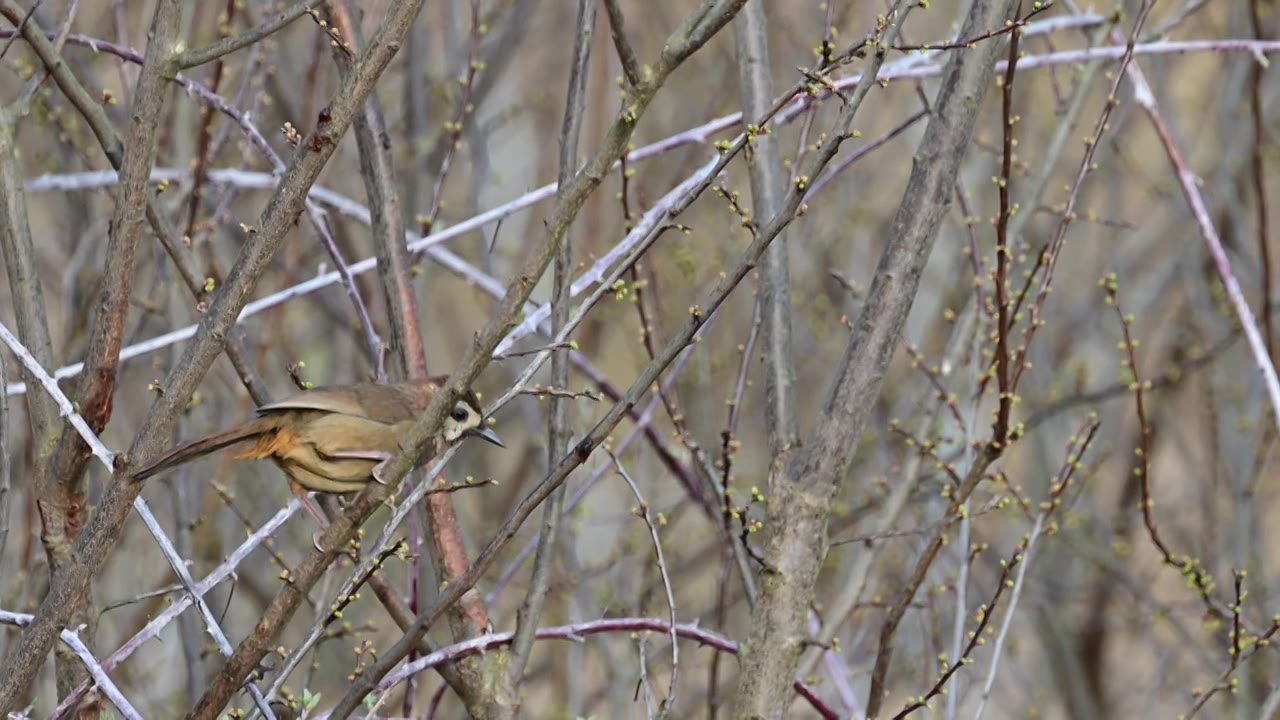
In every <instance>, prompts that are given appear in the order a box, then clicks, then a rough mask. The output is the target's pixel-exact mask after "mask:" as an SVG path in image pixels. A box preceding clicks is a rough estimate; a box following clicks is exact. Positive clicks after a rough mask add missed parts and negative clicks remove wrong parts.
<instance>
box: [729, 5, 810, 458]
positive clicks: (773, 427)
mask: <svg viewBox="0 0 1280 720" xmlns="http://www.w3.org/2000/svg"><path fill="white" fill-rule="evenodd" d="M733 30H734V39H735V40H736V43H737V54H738V94H739V96H741V98H742V108H743V117H746V118H755V117H764V115H765V113H766V112H767V111H768V109H769V106H770V105H771V104H772V101H773V78H772V77H770V75H769V40H768V35H769V27H768V22H767V20H766V19H765V15H764V0H748V2H747V4H746V5H745V6H744V7H743V12H742V14H741V15H740V16H739V17H738V19H737V21H736V22H735V23H734V26H733ZM758 130H759V129H758V128H751V127H749V126H744V127H743V128H742V131H743V132H744V133H746V134H747V136H748V137H749V138H750V143H751V146H752V147H753V148H754V152H751V153H748V154H747V167H748V168H749V170H750V173H751V197H752V199H753V200H754V208H753V209H754V213H753V214H754V215H755V216H756V217H763V218H772V217H773V216H774V215H776V214H777V212H778V210H779V209H780V208H781V199H780V198H781V193H782V191H783V189H784V188H785V187H786V184H787V180H788V178H787V172H786V169H785V168H783V167H782V159H781V157H780V156H779V154H778V142H777V138H775V137H774V136H773V135H772V134H767V133H760V132H759V131H758ZM787 253H788V248H787V244H786V238H785V237H783V238H782V239H781V240H779V241H778V242H775V243H773V244H772V245H770V246H769V251H768V252H766V253H765V254H764V258H763V259H762V260H761V263H760V292H759V296H758V298H757V300H756V302H758V303H759V304H760V317H761V325H760V342H761V343H762V344H763V345H764V374H765V382H764V392H765V427H766V428H767V431H768V434H769V455H770V457H778V456H780V455H781V454H782V453H783V452H784V451H785V450H786V449H787V448H789V447H791V446H792V445H794V444H795V443H796V442H798V441H799V440H800V429H799V425H798V424H797V421H796V406H795V405H796V387H795V383H796V378H795V367H794V365H793V363H792V361H791V269H790V268H791V265H790V263H789V262H788V260H787Z"/></svg>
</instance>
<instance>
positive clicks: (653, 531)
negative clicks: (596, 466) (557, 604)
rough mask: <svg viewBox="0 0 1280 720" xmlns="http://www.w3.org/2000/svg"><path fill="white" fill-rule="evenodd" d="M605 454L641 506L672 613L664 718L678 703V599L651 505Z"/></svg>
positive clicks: (662, 707) (661, 709)
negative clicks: (650, 511) (672, 587)
mask: <svg viewBox="0 0 1280 720" xmlns="http://www.w3.org/2000/svg"><path fill="white" fill-rule="evenodd" d="M605 452H606V453H608V454H609V459H610V460H612V461H613V466H614V467H615V468H617V470H618V475H620V476H622V479H623V480H625V481H626V483H627V487H629V488H631V494H632V495H635V496H636V502H637V503H639V506H637V508H636V514H637V515H639V516H640V518H641V519H642V520H644V524H645V527H647V528H648V529H649V538H650V539H651V540H653V551H654V554H655V555H656V556H657V562H658V574H659V576H660V577H661V578H662V589H663V590H664V591H665V592H666V594H667V609H668V610H669V611H670V613H671V633H670V635H671V679H670V681H668V683H667V696H666V697H665V698H663V699H662V704H661V705H660V706H659V708H658V717H659V718H664V717H666V716H667V714H668V713H670V712H671V707H672V706H673V705H674V704H675V701H676V680H677V678H678V676H679V674H680V647H679V643H677V642H676V626H677V620H676V597H675V593H673V592H672V590H671V577H670V576H669V575H667V561H666V558H664V557H663V555H662V541H661V540H660V539H659V538H658V528H657V526H655V525H654V524H653V517H652V516H651V514H650V513H649V503H647V502H645V501H644V496H643V495H641V494H640V486H639V485H636V481H635V480H632V479H631V474H630V473H628V472H627V469H626V468H625V467H623V466H622V461H621V460H619V459H618V456H617V455H615V454H614V453H613V451H612V450H609V449H608V448H606V449H605Z"/></svg>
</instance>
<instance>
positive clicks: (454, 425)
mask: <svg viewBox="0 0 1280 720" xmlns="http://www.w3.org/2000/svg"><path fill="white" fill-rule="evenodd" d="M448 379H449V378H448V376H447V375H437V376H434V377H428V378H424V379H419V380H411V381H409V382H404V383H377V382H361V383H353V384H347V385H327V386H322V387H315V388H311V389H308V390H303V391H302V392H299V393H297V394H295V395H292V396H290V397H287V398H285V399H283V400H280V401H278V402H273V403H269V404H267V405H263V406H261V407H259V408H258V410H257V415H258V416H257V417H256V418H255V419H252V420H247V421H245V422H242V423H240V424H238V425H235V426H233V427H231V428H228V429H226V430H223V431H222V432H217V433H214V434H212V435H209V436H207V437H203V438H200V439H198V440H191V441H189V442H185V443H181V444H179V445H177V446H175V447H173V448H171V449H169V450H167V451H166V452H164V453H163V454H161V455H160V456H159V457H157V458H155V459H154V460H152V461H150V462H148V463H146V464H144V465H143V466H142V467H140V468H138V469H136V470H134V471H133V473H132V477H133V478H134V479H135V480H145V479H147V478H149V477H151V476H153V475H156V474H158V473H160V472H163V471H165V470H169V469H171V468H174V467H176V466H178V465H182V464H184V463H187V462H190V461H192V460H195V459H197V458H200V457H203V456H205V455H208V454H209V453H211V452H216V451H218V450H221V449H223V448H226V447H229V446H232V445H237V444H241V443H248V442H250V441H252V443H253V444H252V445H251V446H249V447H248V449H246V450H244V451H243V452H241V453H240V454H239V455H237V456H236V457H237V458H245V459H254V460H257V459H263V458H270V459H271V460H272V461H273V462H274V463H275V464H276V465H277V466H279V467H280V469H281V470H283V471H284V474H285V475H286V476H287V477H288V480H289V486H290V489H291V490H292V491H293V493H294V495H296V496H297V497H298V498H299V499H300V500H302V503H303V507H305V508H306V509H307V512H308V513H310V515H311V516H312V517H313V518H315V520H316V522H317V523H318V524H319V525H320V527H321V528H325V527H328V524H329V522H328V520H327V519H326V518H325V517H324V513H323V512H321V510H320V508H319V507H317V506H316V505H315V502H314V501H313V500H312V499H311V498H310V497H309V496H308V495H307V491H308V490H314V491H316V492H322V493H333V494H345V493H352V492H358V491H360V490H362V489H364V487H365V486H367V485H368V484H369V483H370V482H371V481H372V482H378V483H382V484H386V483H385V482H384V481H383V478H382V472H383V470H384V468H385V466H386V464H387V462H388V461H389V460H390V459H391V457H392V455H394V454H395V452H396V451H397V450H398V449H399V448H400V441H401V440H403V439H405V438H406V437H408V435H409V431H410V430H411V429H412V428H413V425H414V423H415V422H416V421H417V419H418V417H419V416H420V415H422V413H423V411H425V410H426V409H427V405H428V404H430V403H431V398H432V396H433V395H435V393H436V392H437V391H439V390H440V388H441V387H443V386H444V384H445V383H446V382H447V381H448ZM441 437H442V438H443V440H444V442H445V443H448V444H452V443H455V442H459V441H461V440H463V439H465V438H468V437H477V438H480V439H482V440H485V441H487V442H490V443H492V444H494V445H497V446H498V447H506V445H505V444H504V443H503V442H502V438H500V437H499V436H498V434H497V433H496V432H494V431H493V430H492V429H491V428H489V427H488V425H487V424H486V420H485V417H484V414H483V412H482V410H481V409H480V400H479V398H478V397H477V396H476V394H475V393H474V392H472V391H471V390H467V391H466V392H465V393H464V394H463V396H462V397H461V398H460V399H459V400H458V402H457V403H456V404H455V405H454V406H453V409H451V410H450V411H449V414H448V415H447V416H445V419H444V425H443V427H442V432H441ZM312 540H313V542H314V543H315V545H316V547H317V549H319V532H317V533H316V534H315V536H313V538H312Z"/></svg>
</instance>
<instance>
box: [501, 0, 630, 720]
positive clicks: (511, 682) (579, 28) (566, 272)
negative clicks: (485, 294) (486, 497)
mask: <svg viewBox="0 0 1280 720" xmlns="http://www.w3.org/2000/svg"><path fill="white" fill-rule="evenodd" d="M597 5H598V3H597V2H596V0H579V2H578V16H577V23H576V24H575V27H576V32H575V33H574V41H573V55H572V61H571V63H570V67H569V89H568V92H567V93H566V97H565V104H564V116H563V118H562V120H561V125H560V174H559V177H558V182H557V186H558V187H561V188H565V189H566V190H568V188H569V187H570V183H571V182H572V181H573V176H574V174H575V173H577V170H578V143H579V137H580V136H581V135H582V125H583V122H584V119H585V116H586V104H587V98H586V95H587V75H588V73H587V70H588V68H589V65H588V62H589V61H590V59H591V44H592V42H593V40H594V39H595V27H596V7H597ZM615 38H616V36H615ZM624 42H625V40H624ZM633 59H634V58H633ZM558 199H560V200H563V199H564V194H561V195H560V198H558ZM572 273H573V241H572V230H571V229H568V228H566V231H565V232H564V236H563V239H562V240H561V241H560V246H559V247H558V248H557V249H556V251H555V269H554V270H553V275H552V290H551V335H552V337H553V338H556V340H555V341H553V342H563V340H564V339H567V337H565V336H566V334H567V329H566V327H565V326H566V325H567V324H568V322H569V301H570V298H571V294H570V284H571V277H572ZM542 356H543V354H542V353H540V354H539V357H542ZM537 362H538V361H537V359H535V360H534V362H533V363H530V365H533V364H535V363H537ZM551 385H552V386H553V387H561V388H563V387H567V386H568V385H569V357H568V353H565V352H554V351H553V352H552V355H551ZM569 407H570V405H569V402H568V399H567V398H563V397H559V396H556V395H552V396H551V408H550V412H549V413H548V417H547V465H548V466H550V465H554V464H555V462H556V461H557V460H558V459H559V458H560V457H561V456H562V455H563V454H564V453H565V452H567V451H568V449H569V442H570V440H571V435H570V428H569ZM564 501H565V488H564V486H563V485H562V486H561V487H559V488H557V489H556V491H555V492H553V493H552V494H551V498H550V500H549V502H547V504H546V505H545V506H544V507H543V508H542V532H541V533H540V534H539V537H538V549H537V551H536V552H535V553H534V558H533V571H532V574H531V575H530V576H529V586H528V589H527V590H526V591H525V596H524V599H523V600H522V601H521V603H520V607H519V608H518V609H517V610H516V631H515V638H514V640H513V641H512V643H511V654H510V657H508V658H506V660H505V665H506V668H505V670H506V672H505V675H504V677H503V679H502V680H501V681H500V684H499V686H498V687H497V688H496V689H495V691H494V696H493V698H492V699H491V701H490V703H491V707H493V709H492V710H491V711H490V712H489V716H490V717H494V718H498V717H501V718H510V719H511V720H514V718H515V717H516V716H517V715H518V714H519V708H520V700H519V698H520V695H521V693H520V688H521V686H522V685H523V682H524V670H525V666H526V665H527V664H528V662H529V653H530V651H531V650H532V648H533V637H534V631H535V630H536V629H537V627H538V623H539V622H540V621H541V619H542V609H543V606H544V605H545V603H546V599H547V591H548V589H549V588H550V585H551V568H552V562H553V561H554V560H555V555H556V549H557V547H558V546H559V541H560V516H561V515H562V514H563V512H564Z"/></svg>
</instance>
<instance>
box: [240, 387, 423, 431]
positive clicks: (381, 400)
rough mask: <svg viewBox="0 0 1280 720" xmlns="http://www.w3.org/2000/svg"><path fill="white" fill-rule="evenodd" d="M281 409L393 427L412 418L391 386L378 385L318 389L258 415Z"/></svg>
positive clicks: (298, 395) (410, 411)
mask: <svg viewBox="0 0 1280 720" xmlns="http://www.w3.org/2000/svg"><path fill="white" fill-rule="evenodd" d="M281 410H315V411H318V412H324V413H338V414H340V415H352V416H355V417H359V418H365V419H369V420H372V421H374V422H378V423H383V424H387V425H392V424H395V423H399V422H404V421H405V420H409V419H412V417H413V410H412V408H410V407H408V406H407V404H406V402H405V398H404V397H403V395H401V394H400V393H398V392H397V390H396V389H395V388H394V387H393V386H389V385H382V384H379V383H357V384H354V385H331V386H327V387H318V388H313V389H311V390H306V391H304V392H301V393H298V394H297V395H293V396H292V397H287V398H285V399H283V400H280V401H279V402H274V403H271V404H269V405H263V406H262V407H260V408H258V413H259V414H260V415H265V414H268V413H272V412H278V411H281Z"/></svg>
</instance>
